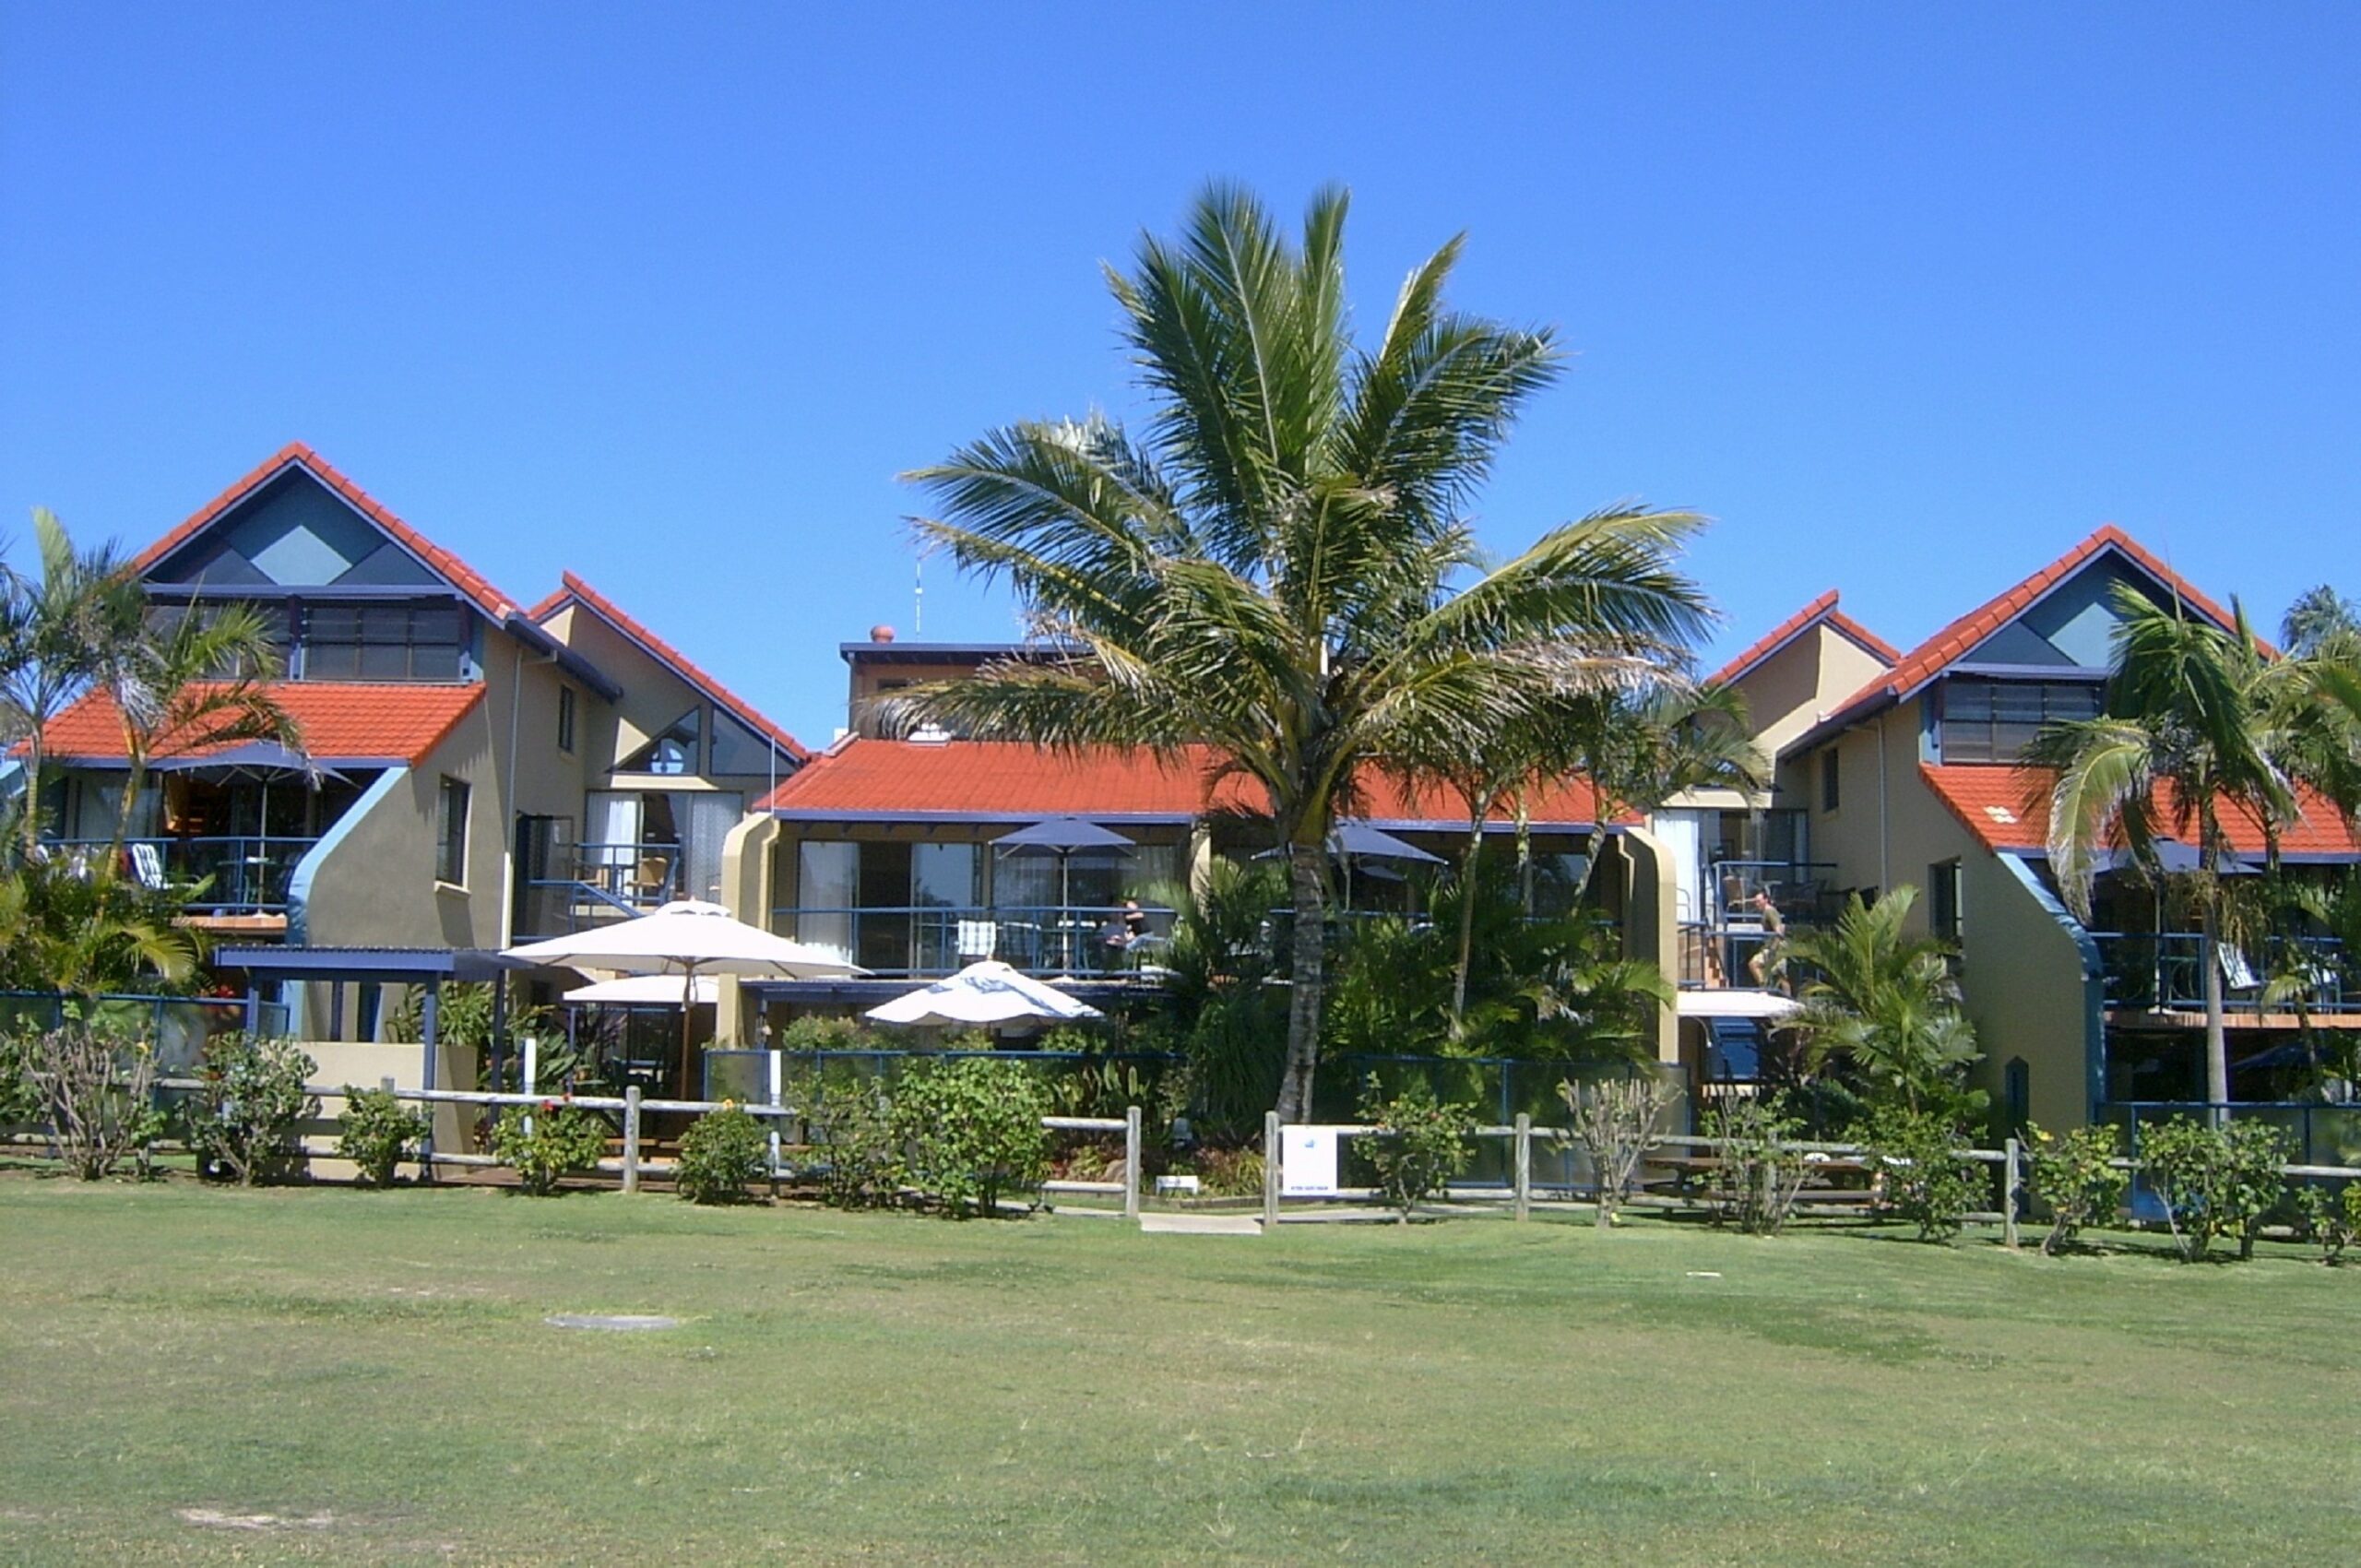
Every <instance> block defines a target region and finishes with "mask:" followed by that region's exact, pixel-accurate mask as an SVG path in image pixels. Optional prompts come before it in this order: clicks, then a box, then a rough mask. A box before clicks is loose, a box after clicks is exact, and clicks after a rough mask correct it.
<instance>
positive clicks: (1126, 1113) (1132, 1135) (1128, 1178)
mask: <svg viewBox="0 0 2361 1568" xmlns="http://www.w3.org/2000/svg"><path fill="white" fill-rule="evenodd" d="M1139 1217H1140V1108H1139V1107H1138V1106H1136V1105H1127V1106H1125V1107H1123V1218H1125V1219H1137V1218H1139Z"/></svg>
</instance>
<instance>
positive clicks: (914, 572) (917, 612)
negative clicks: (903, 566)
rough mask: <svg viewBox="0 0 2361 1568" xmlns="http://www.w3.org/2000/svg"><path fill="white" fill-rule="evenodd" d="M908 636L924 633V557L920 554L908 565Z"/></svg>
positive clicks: (918, 635)
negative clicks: (909, 579)
mask: <svg viewBox="0 0 2361 1568" xmlns="http://www.w3.org/2000/svg"><path fill="white" fill-rule="evenodd" d="M910 576H911V587H910V636H914V637H921V636H925V635H926V557H925V556H923V555H921V556H919V558H918V559H917V560H916V561H914V562H913V563H911V565H910Z"/></svg>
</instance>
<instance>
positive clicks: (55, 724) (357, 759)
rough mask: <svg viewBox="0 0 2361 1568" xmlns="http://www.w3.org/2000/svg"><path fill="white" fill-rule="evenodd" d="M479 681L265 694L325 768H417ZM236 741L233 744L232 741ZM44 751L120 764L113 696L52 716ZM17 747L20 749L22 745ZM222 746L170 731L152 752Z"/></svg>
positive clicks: (463, 710)
mask: <svg viewBox="0 0 2361 1568" xmlns="http://www.w3.org/2000/svg"><path fill="white" fill-rule="evenodd" d="M483 693H484V689H483V685H482V683H481V682H475V683H468V684H464V685H429V684H424V683H421V684H415V685H413V684H407V683H404V684H395V683H382V684H380V683H361V682H357V681H279V682H274V683H272V684H271V687H270V695H272V696H273V697H274V698H276V699H277V701H278V703H279V707H280V708H281V709H283V710H284V711H285V712H286V714H287V716H288V717H289V718H290V719H293V720H294V721H295V724H296V727H297V729H298V730H299V731H301V733H302V737H303V749H304V750H305V751H306V752H308V753H309V754H310V755H311V757H312V760H313V761H314V762H317V763H319V764H321V765H322V766H329V767H337V766H356V767H358V766H371V767H385V766H392V765H394V764H396V763H399V764H403V765H405V766H417V765H418V764H419V763H421V762H422V761H424V760H425V758H426V756H427V754H428V753H430V752H432V751H433V749H434V748H435V746H436V745H438V744H440V743H441V742H442V740H443V738H444V737H445V735H448V734H449V733H450V732H451V731H452V730H453V729H454V728H456V727H457V724H458V722H459V720H460V719H464V718H466V717H467V715H468V713H469V710H470V709H472V708H473V707H475V706H476V705H477V704H478V703H480V702H481V701H482V700H483ZM231 743H238V742H231ZM46 744H47V746H48V750H49V754H50V756H51V758H52V759H53V760H54V761H56V762H58V763H60V764H62V765H65V766H82V767H106V766H114V767H121V766H124V764H125V757H126V754H125V748H124V744H123V717H122V713H121V711H120V710H119V709H118V708H116V707H115V705H114V699H113V698H112V697H110V696H108V695H107V694H106V693H104V692H92V693H90V694H89V695H87V696H85V697H83V698H82V699H81V700H80V701H79V702H77V703H76V704H75V705H74V706H73V707H69V708H67V709H66V710H65V712H64V713H62V714H60V715H58V717H57V718H56V719H54V720H53V721H52V722H51V724H50V726H49V732H48V736H47V740H46ZM17 749H18V752H20V753H21V752H22V750H23V749H24V748H23V746H22V745H21V744H19V746H18V748H17ZM226 749H227V747H226V746H224V745H215V746H199V747H195V748H192V749H187V750H182V749H176V748H174V747H173V745H172V742H171V739H170V737H166V739H165V740H164V741H163V742H161V743H160V744H159V745H158V746H157V748H156V757H157V759H159V760H160V759H162V758H164V757H168V756H192V755H202V754H206V753H208V752H217V751H222V750H226Z"/></svg>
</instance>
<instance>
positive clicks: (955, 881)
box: [910, 844, 983, 909]
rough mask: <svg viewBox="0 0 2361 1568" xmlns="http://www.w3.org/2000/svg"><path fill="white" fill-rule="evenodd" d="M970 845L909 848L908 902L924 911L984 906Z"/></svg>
mask: <svg viewBox="0 0 2361 1568" xmlns="http://www.w3.org/2000/svg"><path fill="white" fill-rule="evenodd" d="M977 868H978V857H977V854H976V846H975V845H973V844H916V845H912V846H911V848H910V902H911V903H912V904H915V905H918V906H919V907H920V908H923V909H968V908H971V907H973V906H975V905H977V904H980V903H981V902H983V900H982V898H981V897H979V893H980V891H981V890H980V889H979V887H978V886H977V881H978V869H977Z"/></svg>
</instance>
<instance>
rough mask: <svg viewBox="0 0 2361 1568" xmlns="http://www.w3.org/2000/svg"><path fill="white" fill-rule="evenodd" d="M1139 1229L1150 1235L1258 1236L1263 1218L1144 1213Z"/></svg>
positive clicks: (1243, 1215) (1244, 1215) (1236, 1215)
mask: <svg viewBox="0 0 2361 1568" xmlns="http://www.w3.org/2000/svg"><path fill="white" fill-rule="evenodd" d="M1140 1229H1142V1230H1145V1231H1146V1232H1147V1233H1148V1234H1150V1235H1152V1236H1260V1235H1261V1234H1262V1233H1263V1222H1262V1220H1260V1219H1258V1218H1255V1217H1254V1216H1253V1215H1251V1214H1143V1215H1141V1216H1140Z"/></svg>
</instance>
